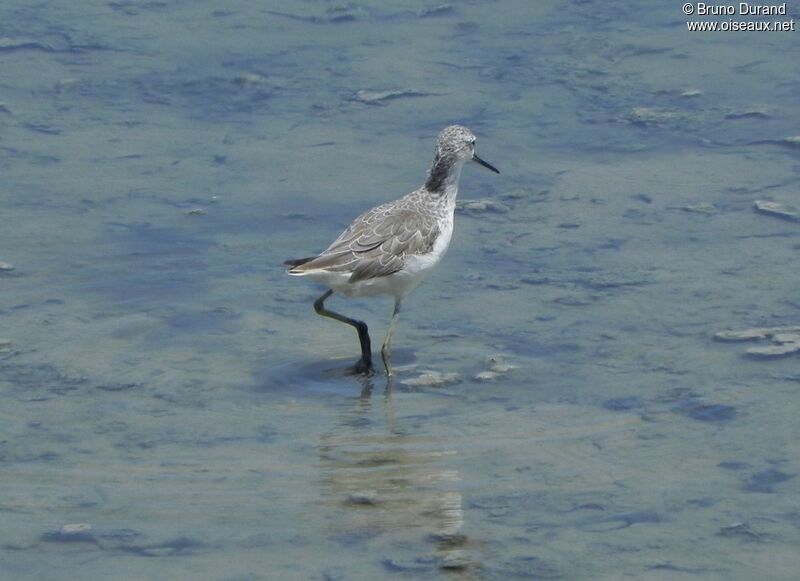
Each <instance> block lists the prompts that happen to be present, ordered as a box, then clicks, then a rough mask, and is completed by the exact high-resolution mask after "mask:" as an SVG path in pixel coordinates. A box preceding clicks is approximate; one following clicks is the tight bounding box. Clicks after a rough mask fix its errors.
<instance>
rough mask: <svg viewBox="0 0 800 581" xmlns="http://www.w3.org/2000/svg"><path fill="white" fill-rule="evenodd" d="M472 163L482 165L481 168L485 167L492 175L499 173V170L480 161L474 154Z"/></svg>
mask: <svg viewBox="0 0 800 581" xmlns="http://www.w3.org/2000/svg"><path fill="white" fill-rule="evenodd" d="M472 161H474V162H476V163H479V164H480V165H482V166H483V167H485V168H486V169H489V170H492V171H493V172H494V173H500V170H499V169H497V168H496V167H494V166H493V165H492V164H491V163H489V162H486V161H483V160H482V159H481V158H480V157H478V156H477V155H476V154H474V153H473V154H472Z"/></svg>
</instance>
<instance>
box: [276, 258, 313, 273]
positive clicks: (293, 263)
mask: <svg viewBox="0 0 800 581" xmlns="http://www.w3.org/2000/svg"><path fill="white" fill-rule="evenodd" d="M315 258H316V256H309V257H307V258H290V259H288V260H284V261H283V264H285V265H286V266H290V267H291V268H290V269H289V270H288V272H289V274H301V273H300V272H298V271H295V268H297V267H298V266H302V265H304V264H306V263H307V262H311V261H312V260H314V259H315Z"/></svg>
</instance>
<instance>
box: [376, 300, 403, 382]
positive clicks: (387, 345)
mask: <svg viewBox="0 0 800 581" xmlns="http://www.w3.org/2000/svg"><path fill="white" fill-rule="evenodd" d="M399 318H400V301H395V303H394V311H393V312H392V320H391V321H390V322H389V328H388V329H387V330H386V339H384V340H383V347H381V358H382V359H383V366H384V367H385V368H386V376H387V377H391V376H392V375H394V370H393V369H392V334H393V333H394V329H395V327H397V320H398V319H399Z"/></svg>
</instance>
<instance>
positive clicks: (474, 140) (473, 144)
mask: <svg viewBox="0 0 800 581" xmlns="http://www.w3.org/2000/svg"><path fill="white" fill-rule="evenodd" d="M476 141H477V139H475V138H474V137H473V138H472V141H470V142H469V144H470V145H471V146H473V147H475V142H476Z"/></svg>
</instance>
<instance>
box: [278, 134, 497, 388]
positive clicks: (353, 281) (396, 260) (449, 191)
mask: <svg viewBox="0 0 800 581" xmlns="http://www.w3.org/2000/svg"><path fill="white" fill-rule="evenodd" d="M469 160H472V161H474V162H477V163H478V164H480V165H482V166H484V167H485V168H488V169H490V170H491V171H493V172H495V173H500V172H499V171H498V170H497V169H496V168H495V167H494V166H492V165H491V164H489V163H487V162H485V161H483V160H482V159H481V158H480V157H478V156H477V155H476V154H475V135H474V134H473V133H472V132H471V131H470V130H469V129H467V128H466V127H462V126H460V125H451V126H449V127H446V128H445V129H443V130H442V132H441V133H440V134H439V137H438V139H437V140H436V152H435V154H434V157H433V164H432V165H431V169H430V171H429V172H428V179H427V180H426V182H425V184H424V185H423V186H422V187H421V188H419V189H418V190H415V191H413V192H411V193H410V194H408V195H406V196H404V197H402V198H400V199H399V200H395V201H394V202H388V203H386V204H382V205H380V206H377V207H375V208H372V209H371V210H367V211H366V212H364V213H363V214H361V215H360V216H359V217H358V218H356V219H355V220H353V222H352V223H351V224H350V226H348V227H347V229H346V230H345V231H344V232H342V234H341V235H340V236H339V237H338V238H337V239H336V240H335V241H334V242H333V243H332V244H331V245H330V246H329V247H328V248H327V249H326V250H325V251H324V252H322V253H321V254H319V255H318V256H312V257H309V258H299V259H293V260H287V261H286V262H285V264H286V265H287V266H290V267H291V268H290V269H289V270H288V273H289V274H291V275H293V276H307V277H308V278H310V279H311V280H314V281H316V282H319V283H322V284H324V285H325V286H327V287H328V290H327V291H325V293H323V294H322V296H321V297H319V298H318V299H317V300H316V301H315V302H314V310H315V311H316V312H317V313H319V314H320V315H322V316H324V317H329V318H331V319H335V320H337V321H341V322H342V323H347V324H348V325H351V326H353V327H355V329H356V331H358V338H359V341H360V343H361V359H360V360H359V361H358V363H356V365H355V367H354V369H353V371H354V372H356V373H365V374H369V373H372V371H373V367H372V350H371V346H370V339H369V331H368V329H367V325H366V323H364V322H363V321H358V320H356V319H351V318H350V317H345V316H344V315H340V314H339V313H335V312H333V311H331V310H328V309H327V308H326V307H325V300H326V299H327V298H328V297H330V296H331V295H332V294H333V293H334V292H338V293H340V294H342V295H344V296H347V297H361V296H373V295H390V296H392V297H393V298H394V311H393V312H392V319H391V322H390V323H389V328H388V330H387V332H386V338H385V339H384V341H383V347H382V348H381V357H382V359H383V364H384V367H385V369H386V375H387V376H389V377H391V376H392V375H393V371H392V363H391V342H392V334H393V333H394V330H395V327H396V326H397V320H398V317H399V314H400V306H401V304H402V302H403V299H404V298H405V296H406V295H408V293H410V292H411V291H412V290H414V288H415V287H416V286H417V285H418V284H419V283H420V282H421V281H422V279H423V278H424V277H425V275H426V274H427V273H428V272H430V270H431V269H432V268H433V267H434V266H436V265H437V264H438V262H439V261H440V260H441V259H442V256H443V255H444V253H445V251H446V250H447V247H448V246H449V245H450V237H451V235H452V234H453V213H454V211H455V207H456V195H457V194H458V180H459V178H460V177H461V169H462V168H463V167H464V164H465V163H466V162H467V161H469Z"/></svg>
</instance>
